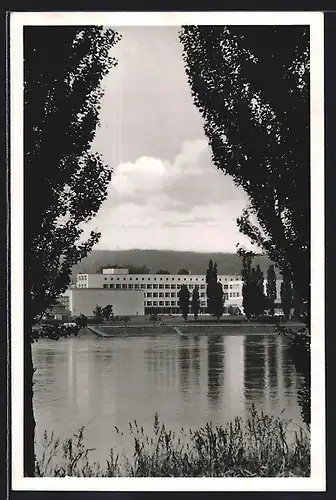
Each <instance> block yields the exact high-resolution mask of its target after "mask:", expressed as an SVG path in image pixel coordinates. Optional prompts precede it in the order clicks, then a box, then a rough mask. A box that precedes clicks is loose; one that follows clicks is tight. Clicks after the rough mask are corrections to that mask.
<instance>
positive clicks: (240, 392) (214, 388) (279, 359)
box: [33, 334, 302, 462]
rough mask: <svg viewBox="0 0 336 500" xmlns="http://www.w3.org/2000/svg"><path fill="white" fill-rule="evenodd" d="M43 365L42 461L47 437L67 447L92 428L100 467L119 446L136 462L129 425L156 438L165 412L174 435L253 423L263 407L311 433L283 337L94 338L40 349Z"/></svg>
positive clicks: (38, 380) (37, 356) (38, 362)
mask: <svg viewBox="0 0 336 500" xmlns="http://www.w3.org/2000/svg"><path fill="white" fill-rule="evenodd" d="M33 362H34V366H35V368H36V373H35V384H34V410H35V418H36V424H37V426H36V444H37V453H38V455H39V454H40V453H41V449H42V448H41V443H42V441H43V432H44V430H47V431H48V433H51V431H53V432H54V433H55V435H57V436H59V437H60V438H61V439H63V438H66V437H71V436H72V435H73V434H74V433H75V432H76V431H77V430H78V429H79V427H81V426H82V425H83V426H85V431H84V432H85V436H86V442H85V443H86V445H87V446H88V447H95V451H94V452H93V454H92V457H93V459H96V460H98V461H101V462H103V461H104V460H105V459H106V458H107V457H108V454H109V450H110V448H111V446H114V447H115V448H116V449H117V450H118V451H123V452H125V453H126V454H128V455H130V456H131V455H132V441H131V438H130V437H129V433H128V422H130V421H134V420H136V421H137V422H138V423H139V425H142V426H143V427H144V430H145V432H146V433H149V434H150V433H151V429H152V425H153V418H154V414H155V413H156V412H157V413H158V415H159V419H160V420H161V421H162V422H164V423H165V425H166V428H169V429H172V430H174V431H179V430H180V429H181V427H183V428H184V429H189V428H191V429H195V428H199V427H201V426H203V425H204V424H205V423H206V422H208V421H211V422H213V423H214V424H225V423H226V422H227V421H229V420H232V419H234V418H235V417H236V416H241V417H242V418H246V417H247V416H248V414H249V411H250V408H251V405H252V403H253V404H254V405H255V407H256V409H257V410H264V411H265V412H266V413H268V414H269V415H281V414H282V416H283V417H284V418H285V419H288V420H289V419H290V420H291V421H292V423H291V428H293V429H296V428H297V426H298V425H302V420H301V415H300V408H299V406H298V401H297V391H298V389H299V384H300V382H301V379H300V376H299V375H298V374H297V373H296V371H295V368H294V366H293V363H292V361H291V358H290V355H289V351H288V345H287V342H286V339H285V338H283V337H280V336H278V335H234V336H219V335H209V336H206V335H204V336H202V335H200V336H190V337H187V338H183V337H179V336H178V335H167V334H165V335H157V336H151V337H150V336H148V337H127V338H100V337H94V336H91V335H90V334H84V335H83V336H82V337H78V338H68V339H62V340H59V341H57V342H56V341H53V340H47V339H44V340H40V341H39V342H37V343H36V344H34V345H33ZM115 426H116V427H117V428H118V429H119V430H120V431H121V432H123V433H124V436H121V435H120V434H117V432H116V430H115Z"/></svg>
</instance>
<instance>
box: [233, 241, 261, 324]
mask: <svg viewBox="0 0 336 500" xmlns="http://www.w3.org/2000/svg"><path fill="white" fill-rule="evenodd" d="M238 254H239V255H240V256H241V258H242V263H243V269H242V272H241V274H242V280H243V290H242V292H243V309H244V313H245V315H246V317H247V318H248V319H258V318H259V317H260V316H261V315H262V314H263V313H264V312H265V309H266V308H267V306H268V301H267V298H266V296H265V293H264V275H263V272H262V270H261V268H260V265H259V264H258V265H257V266H256V267H255V268H254V267H252V263H253V257H254V253H253V252H251V251H247V250H244V249H240V250H239V251H238Z"/></svg>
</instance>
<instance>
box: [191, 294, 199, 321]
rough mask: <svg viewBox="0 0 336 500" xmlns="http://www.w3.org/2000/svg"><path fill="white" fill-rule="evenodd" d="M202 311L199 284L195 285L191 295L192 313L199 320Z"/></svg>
mask: <svg viewBox="0 0 336 500" xmlns="http://www.w3.org/2000/svg"><path fill="white" fill-rule="evenodd" d="M199 312H200V295H199V289H198V286H195V288H194V289H193V292H192V297H191V314H193V315H194V318H195V320H196V321H197V318H198V315H199Z"/></svg>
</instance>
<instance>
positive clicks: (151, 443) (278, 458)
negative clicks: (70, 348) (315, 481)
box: [36, 408, 310, 477]
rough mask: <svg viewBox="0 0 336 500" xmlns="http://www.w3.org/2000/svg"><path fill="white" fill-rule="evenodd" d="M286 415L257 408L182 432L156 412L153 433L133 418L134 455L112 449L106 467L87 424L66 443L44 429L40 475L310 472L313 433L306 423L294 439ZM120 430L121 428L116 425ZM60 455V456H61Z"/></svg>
mask: <svg viewBox="0 0 336 500" xmlns="http://www.w3.org/2000/svg"><path fill="white" fill-rule="evenodd" d="M287 426H288V423H286V422H285V421H284V420H282V419H281V418H274V417H269V416H267V415H265V414H264V413H263V412H261V413H260V414H258V413H257V412H256V411H255V409H254V408H252V410H251V416H250V418H249V419H248V421H247V423H246V424H245V425H244V423H243V421H242V420H241V419H240V418H236V419H235V420H234V422H231V423H229V424H227V425H225V426H213V425H212V424H211V423H208V424H206V425H205V426H204V427H202V428H201V429H199V430H196V431H192V430H189V432H185V431H183V429H182V430H181V432H180V436H177V435H176V434H175V433H174V432H172V431H170V430H167V429H166V427H165V425H164V424H161V423H160V421H159V418H158V415H155V418H154V425H153V435H152V436H151V437H149V436H146V435H145V434H144V430H143V428H142V427H139V426H138V424H137V422H136V421H134V422H133V423H130V424H129V430H130V434H131V436H132V437H133V442H134V454H133V457H132V458H128V457H124V456H121V455H118V454H116V453H115V452H114V450H113V449H112V450H111V452H110V457H109V459H108V460H107V462H106V466H105V467H104V468H103V467H102V466H101V465H99V464H98V463H97V462H93V463H91V462H90V461H89V458H88V454H89V452H90V450H88V449H86V448H85V446H84V444H83V442H84V435H83V431H84V429H83V428H81V429H80V430H79V432H78V434H76V435H75V437H74V439H67V440H66V441H65V442H64V443H63V444H62V445H61V443H60V440H59V439H55V437H54V435H53V434H52V435H51V437H50V438H48V435H47V433H46V432H45V435H44V452H43V454H42V458H41V460H39V461H38V462H37V463H36V475H37V476H56V477H57V476H58V477H60V476H61V477H64V476H65V475H68V476H77V477H92V476H96V477H97V476H100V477H112V476H114V477H116V476H129V477H285V476H287V477H288V476H292V477H294V476H295V477H308V476H309V475H310V435H309V431H308V430H306V431H304V430H303V429H300V430H299V431H298V432H296V433H295V439H294V442H292V443H290V442H289V441H288V436H287ZM116 431H117V433H118V434H120V431H119V430H118V429H116ZM60 453H61V454H62V455H61V457H60V461H59V462H58V463H56V464H55V463H54V462H55V460H54V459H55V458H57V457H59V455H60Z"/></svg>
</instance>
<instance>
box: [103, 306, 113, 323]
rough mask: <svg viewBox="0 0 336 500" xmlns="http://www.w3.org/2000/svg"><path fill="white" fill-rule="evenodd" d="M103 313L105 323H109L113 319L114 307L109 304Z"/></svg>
mask: <svg viewBox="0 0 336 500" xmlns="http://www.w3.org/2000/svg"><path fill="white" fill-rule="evenodd" d="M101 312H102V316H103V318H104V319H105V321H109V320H110V319H111V318H112V317H113V306H112V305H111V304H107V305H106V306H105V307H103V308H102V310H101Z"/></svg>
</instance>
